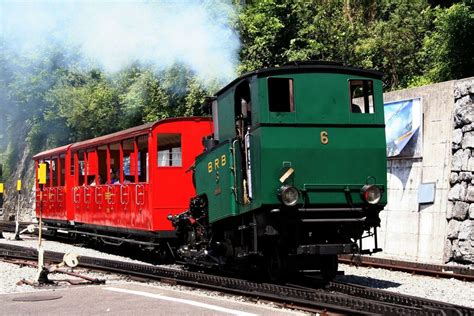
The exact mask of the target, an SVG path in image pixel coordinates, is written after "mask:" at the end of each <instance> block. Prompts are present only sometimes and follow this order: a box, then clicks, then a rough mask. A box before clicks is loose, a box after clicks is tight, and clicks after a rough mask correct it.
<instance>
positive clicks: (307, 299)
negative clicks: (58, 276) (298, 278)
mask: <svg viewBox="0 0 474 316" xmlns="http://www.w3.org/2000/svg"><path fill="white" fill-rule="evenodd" d="M18 251H20V254H21V255H26V256H30V257H32V258H35V256H36V250H35V249H32V248H23V247H18V246H12V245H5V244H3V245H0V256H19V255H20V254H19V253H18ZM62 256H63V254H62V253H58V252H50V251H47V252H45V258H46V259H49V260H53V261H61V260H62ZM79 262H80V266H82V267H86V268H93V269H100V270H107V271H113V272H118V273H121V274H127V275H133V276H139V277H144V278H148V279H155V280H160V281H164V282H166V283H170V282H172V283H176V284H181V285H187V286H192V287H200V288H206V289H212V290H218V291H224V292H227V293H232V294H238V295H244V296H249V297H257V298H259V299H266V300H270V301H277V302H279V303H284V304H287V305H293V306H294V305H298V306H303V307H309V308H317V309H321V310H325V311H332V312H339V313H344V314H352V315H353V314H357V315H364V314H381V315H474V309H470V308H468V307H463V306H457V305H453V304H448V303H442V302H435V301H431V300H424V299H421V298H413V297H411V296H403V295H401V294H394V295H393V293H390V292H385V291H380V290H378V291H377V292H383V293H384V295H380V294H379V295H376V294H374V293H371V292H370V289H365V290H364V291H365V294H364V295H363V296H367V297H370V299H368V298H367V297H364V298H360V297H358V295H361V294H360V293H361V292H364V291H363V290H361V289H360V288H361V287H357V286H356V287H354V286H352V285H348V284H345V285H344V286H342V285H340V286H339V285H336V284H335V283H331V284H330V285H329V289H330V290H332V291H336V293H331V292H330V291H327V290H321V289H312V288H302V287H290V286H281V285H276V284H268V283H256V282H250V281H247V280H241V279H235V278H229V277H223V276H216V275H209V274H203V273H198V272H189V271H182V270H172V269H168V268H163V267H156V266H152V265H145V264H136V263H129V262H122V261H113V260H108V259H97V258H92V257H85V256H81V257H80V258H79ZM331 287H332V288H331Z"/></svg>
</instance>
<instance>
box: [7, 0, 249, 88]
mask: <svg viewBox="0 0 474 316" xmlns="http://www.w3.org/2000/svg"><path fill="white" fill-rule="evenodd" d="M236 14H237V12H236V8H235V7H234V6H233V5H232V2H231V1H230V0H222V1H218V0H214V1H212V0H208V1H205V0H203V1H190V0H189V1H185V0H182V1H179V0H175V1H158V2H154V1H134V2H131V1H120V0H116V1H114V2H110V1H107V2H106V1H39V2H38V1H36V2H35V1H33V0H31V1H11V0H6V1H5V0H3V1H1V3H0V39H2V38H3V41H4V43H3V44H4V45H7V46H9V47H10V48H12V47H13V48H14V49H16V50H18V51H19V52H27V51H28V52H34V51H35V50H38V49H40V48H41V45H43V44H44V43H54V44H60V45H64V47H69V48H71V47H73V48H74V47H77V48H78V49H79V51H80V53H81V54H82V55H83V56H84V57H85V58H86V59H88V60H89V61H92V62H93V63H96V64H98V65H100V66H101V67H103V68H104V69H105V70H106V71H111V72H114V71H118V70H120V69H122V68H123V67H125V66H127V65H128V64H130V63H132V62H135V61H139V62H140V63H144V64H151V65H153V66H156V67H158V69H163V68H166V67H167V66H170V65H172V64H174V63H182V64H185V65H187V66H188V67H190V68H191V69H192V70H193V71H194V72H195V73H196V74H197V75H198V77H200V78H201V79H203V80H204V81H205V82H209V81H212V80H218V81H220V82H225V81H228V80H230V79H232V78H233V77H234V76H235V69H236V65H237V62H238V51H239V46H240V43H239V38H238V34H237V33H236V32H235V31H234V30H233V28H232V26H231V24H232V21H233V19H234V18H235V16H236Z"/></svg>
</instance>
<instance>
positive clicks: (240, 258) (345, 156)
mask: <svg viewBox="0 0 474 316" xmlns="http://www.w3.org/2000/svg"><path fill="white" fill-rule="evenodd" d="M381 78H382V74H381V73H379V72H376V71H371V70H364V69H358V68H352V67H345V66H342V65H341V64H337V63H322V62H306V63H294V64H288V65H284V66H282V67H277V68H270V69H262V70H258V71H254V72H251V73H247V74H244V75H242V76H241V77H239V78H237V79H236V80H234V81H233V82H231V83H230V84H228V85H227V86H226V87H224V88H223V89H221V90H220V91H219V92H217V93H216V95H215V97H213V98H210V99H209V105H208V107H209V109H210V111H211V112H212V118H213V125H214V128H213V130H214V133H213V135H212V136H210V137H207V138H205V139H204V140H203V142H204V145H205V151H204V152H203V153H202V154H201V155H199V156H197V158H196V160H195V164H194V166H193V173H194V174H193V181H194V184H195V188H196V195H195V197H193V198H192V199H191V203H190V207H189V210H187V211H185V212H183V213H181V214H179V215H170V216H169V220H171V221H172V223H173V225H174V227H175V228H176V230H177V235H178V237H179V238H180V239H181V244H182V246H181V247H180V248H179V250H178V254H179V256H180V257H181V258H182V259H183V260H184V261H186V262H187V263H189V264H193V265H199V266H205V267H213V268H226V267H249V266H250V267H257V268H258V269H261V270H263V271H264V272H265V273H266V274H267V276H268V277H269V278H270V279H271V280H279V279H282V278H284V277H285V276H288V275H289V273H291V272H294V271H301V270H319V272H320V274H321V276H322V277H323V278H324V279H325V280H330V279H332V278H334V276H335V275H336V272H337V266H338V259H337V256H338V255H339V254H351V253H364V254H367V253H373V252H377V251H380V250H381V249H379V248H378V246H377V239H376V237H377V227H378V226H379V225H380V219H379V212H380V211H381V210H382V209H383V208H384V206H385V204H386V201H387V196H386V194H385V192H386V185H387V184H386V182H387V179H386V145H385V129H384V127H385V125H384V111H383V99H382V81H381ZM366 237H375V238H373V239H372V240H375V242H374V243H371V247H370V248H367V247H365V246H364V244H365V243H364V244H363V243H362V240H363V239H364V238H366Z"/></svg>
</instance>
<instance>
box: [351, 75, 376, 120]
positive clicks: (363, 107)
mask: <svg viewBox="0 0 474 316" xmlns="http://www.w3.org/2000/svg"><path fill="white" fill-rule="evenodd" d="M349 91H350V101H351V102H350V109H351V112H352V113H374V112H375V108H374V90H373V83H372V80H349Z"/></svg>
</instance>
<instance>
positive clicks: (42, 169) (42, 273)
mask: <svg viewBox="0 0 474 316" xmlns="http://www.w3.org/2000/svg"><path fill="white" fill-rule="evenodd" d="M38 184H39V188H40V203H39V228H38V273H37V275H36V281H37V282H38V283H40V284H41V283H47V282H48V277H47V271H46V269H45V268H44V249H43V245H42V232H43V190H44V185H45V184H46V164H45V163H40V164H38Z"/></svg>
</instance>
